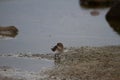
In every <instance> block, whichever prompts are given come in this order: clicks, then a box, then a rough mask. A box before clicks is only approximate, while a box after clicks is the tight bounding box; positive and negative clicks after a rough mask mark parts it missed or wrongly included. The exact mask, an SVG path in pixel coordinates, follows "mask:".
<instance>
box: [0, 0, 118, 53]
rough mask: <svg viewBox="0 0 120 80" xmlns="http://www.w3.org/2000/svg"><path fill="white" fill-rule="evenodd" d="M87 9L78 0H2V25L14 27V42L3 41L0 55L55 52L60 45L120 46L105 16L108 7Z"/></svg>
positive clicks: (0, 2)
mask: <svg viewBox="0 0 120 80" xmlns="http://www.w3.org/2000/svg"><path fill="white" fill-rule="evenodd" d="M93 10H94V9H83V8H81V7H80V5H79V1H78V0H34V1H33V0H0V25H1V26H9V25H14V26H16V27H17V28H18V29H19V34H18V35H17V37H16V38H14V39H9V38H7V39H4V38H1V39H0V54H5V53H21V52H25V53H28V52H32V53H51V50H50V48H51V47H52V46H54V45H55V44H56V43H57V42H62V43H64V45H65V46H66V47H70V46H105V45H119V44H120V36H119V35H117V33H116V32H114V31H113V30H112V29H111V28H110V26H109V25H108V23H107V21H106V20H105V14H106V12H107V11H108V10H109V9H108V8H104V9H96V10H97V11H98V12H99V15H98V16H91V14H90V13H91V11H93Z"/></svg>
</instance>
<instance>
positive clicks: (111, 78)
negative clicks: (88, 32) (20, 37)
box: [0, 46, 120, 80]
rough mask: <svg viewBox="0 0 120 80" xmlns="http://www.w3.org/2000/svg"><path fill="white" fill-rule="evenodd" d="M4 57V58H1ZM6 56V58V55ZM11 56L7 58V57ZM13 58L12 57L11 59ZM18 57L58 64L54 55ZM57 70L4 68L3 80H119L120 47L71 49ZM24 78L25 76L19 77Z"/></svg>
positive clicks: (1, 69)
mask: <svg viewBox="0 0 120 80" xmlns="http://www.w3.org/2000/svg"><path fill="white" fill-rule="evenodd" d="M1 56H3V55H1ZM4 56H5V55H4ZM6 56H7V55H6ZM9 57H12V55H11V56H9ZM17 57H25V58H35V59H43V58H44V59H49V60H54V55H53V54H40V55H38V54H36V55H35V54H34V55H32V54H30V55H23V54H20V55H19V56H17ZM54 64H55V66H54V67H52V68H48V69H43V70H42V71H41V72H37V73H33V72H24V71H20V70H16V69H14V68H11V67H10V66H1V67H0V77H1V78H0V79H2V80H119V79H120V71H119V70H120V67H119V66H120V46H105V47H80V48H78V47H77V48H76V47H71V48H68V50H67V51H66V52H64V53H62V54H61V55H59V59H57V60H54ZM14 74H21V75H24V76H22V77H21V76H16V75H14Z"/></svg>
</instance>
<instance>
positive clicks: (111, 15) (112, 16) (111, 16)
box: [106, 1, 120, 21]
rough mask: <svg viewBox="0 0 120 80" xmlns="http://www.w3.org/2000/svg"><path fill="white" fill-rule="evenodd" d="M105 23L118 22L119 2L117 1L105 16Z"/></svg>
mask: <svg viewBox="0 0 120 80" xmlns="http://www.w3.org/2000/svg"><path fill="white" fill-rule="evenodd" d="M106 19H107V21H118V20H119V21H120V1H117V2H116V3H115V4H114V5H113V6H112V7H111V9H110V10H109V11H108V13H107V15H106Z"/></svg>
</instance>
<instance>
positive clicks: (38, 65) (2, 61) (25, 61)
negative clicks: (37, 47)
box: [0, 57, 54, 72]
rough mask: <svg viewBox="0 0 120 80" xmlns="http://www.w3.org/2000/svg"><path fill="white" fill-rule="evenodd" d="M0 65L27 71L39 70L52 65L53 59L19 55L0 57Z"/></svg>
mask: <svg viewBox="0 0 120 80" xmlns="http://www.w3.org/2000/svg"><path fill="white" fill-rule="evenodd" d="M0 66H8V67H11V68H13V69H17V70H20V71H28V72H40V71H41V70H44V69H47V68H51V67H53V66H54V61H52V60H47V59H32V58H23V57H22V58H20V57H0Z"/></svg>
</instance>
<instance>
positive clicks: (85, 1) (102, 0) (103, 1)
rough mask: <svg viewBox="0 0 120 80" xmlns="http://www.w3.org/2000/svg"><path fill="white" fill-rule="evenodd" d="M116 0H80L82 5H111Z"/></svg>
mask: <svg viewBox="0 0 120 80" xmlns="http://www.w3.org/2000/svg"><path fill="white" fill-rule="evenodd" d="M113 1H114V0H80V1H79V2H80V5H81V6H82V7H88V8H89V7H109V6H111V5H112V3H113Z"/></svg>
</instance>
